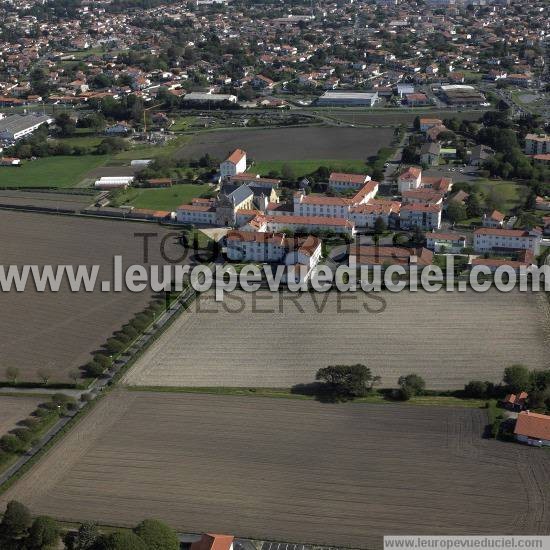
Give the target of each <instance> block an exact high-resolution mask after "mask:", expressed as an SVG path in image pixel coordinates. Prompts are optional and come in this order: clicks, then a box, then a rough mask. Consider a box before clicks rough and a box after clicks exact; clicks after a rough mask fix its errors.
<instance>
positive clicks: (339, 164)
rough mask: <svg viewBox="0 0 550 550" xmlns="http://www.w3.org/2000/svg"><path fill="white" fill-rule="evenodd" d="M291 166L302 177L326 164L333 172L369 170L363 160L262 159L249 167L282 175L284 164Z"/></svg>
mask: <svg viewBox="0 0 550 550" xmlns="http://www.w3.org/2000/svg"><path fill="white" fill-rule="evenodd" d="M285 165H286V166H290V168H291V169H292V170H293V172H294V174H295V176H296V177H298V178H301V177H303V176H306V175H307V174H311V172H314V171H315V170H317V168H319V167H320V166H326V167H327V168H328V169H329V170H330V171H332V172H361V173H366V172H367V166H366V164H365V162H364V161H362V160H334V159H325V160H319V159H315V160H290V161H285V160H261V161H258V162H256V163H254V165H253V166H252V167H251V168H249V170H248V171H249V172H257V173H259V174H260V175H262V176H265V175H267V174H269V173H270V172H276V173H277V174H279V176H280V175H281V171H282V169H283V166H285Z"/></svg>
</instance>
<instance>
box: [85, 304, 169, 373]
mask: <svg viewBox="0 0 550 550" xmlns="http://www.w3.org/2000/svg"><path fill="white" fill-rule="evenodd" d="M163 310H164V302H163V301H162V300H153V301H151V302H150V303H149V305H148V306H147V307H146V308H145V309H144V310H143V311H142V312H141V313H138V314H137V315H136V316H135V317H134V318H133V319H131V320H130V321H129V322H128V323H126V324H125V325H124V326H123V327H122V328H121V329H120V330H119V331H117V332H115V333H114V334H113V336H112V337H111V338H109V339H108V340H107V342H106V343H105V345H104V349H105V353H96V354H95V355H94V357H93V359H92V361H90V362H89V363H88V364H87V365H86V366H85V367H84V371H85V373H86V375H87V376H89V377H90V378H97V377H99V376H101V375H103V373H104V372H105V371H106V370H107V369H109V368H110V367H111V366H112V356H113V355H117V354H119V353H120V352H122V351H124V350H125V349H126V348H127V347H128V345H129V344H130V343H131V342H133V341H134V340H135V339H136V338H137V337H138V336H139V335H140V334H142V333H143V331H144V330H145V329H146V328H147V327H148V326H149V325H151V323H153V321H154V320H155V318H156V316H157V315H159V314H160V313H162V311H163Z"/></svg>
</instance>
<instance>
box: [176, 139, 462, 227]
mask: <svg viewBox="0 0 550 550" xmlns="http://www.w3.org/2000/svg"><path fill="white" fill-rule="evenodd" d="M246 168H247V164H246V152H245V151H243V150H240V149H237V150H236V151H234V152H233V153H232V154H231V155H230V156H229V157H228V158H227V159H226V160H225V161H223V162H222V163H221V164H220V178H221V184H220V191H219V193H218V196H217V197H216V198H209V199H204V198H196V199H193V201H192V203H191V204H184V205H181V206H180V207H179V208H178V209H177V212H176V216H177V220H178V221H179V222H180V223H191V224H197V225H217V226H220V225H222V226H227V227H233V228H239V229H240V230H241V231H251V232H284V231H285V230H287V231H288V230H292V231H297V232H307V231H333V232H335V233H342V234H347V235H350V236H353V235H355V234H356V232H357V228H373V227H374V226H375V224H376V222H377V220H379V219H381V220H382V221H383V222H384V223H385V225H386V226H388V227H392V228H398V227H402V228H405V229H412V228H414V227H416V226H418V227H420V228H421V229H424V230H437V229H439V227H440V225H441V212H442V209H443V199H444V197H446V196H447V194H448V193H449V192H450V190H451V187H452V180H451V179H450V178H444V177H443V178H428V177H423V176H422V171H421V170H420V169H419V168H409V169H408V170H406V171H405V172H404V173H403V174H402V175H401V176H400V179H399V181H398V185H399V189H400V192H401V194H402V200H401V201H395V200H389V199H379V198H376V195H377V193H378V182H376V181H372V180H371V178H370V177H369V176H367V175H364V174H345V173H337V172H333V173H332V174H331V175H330V178H329V181H328V183H327V187H328V189H329V190H330V191H331V192H336V193H339V194H340V195H338V196H328V195H326V194H313V193H312V194H306V193H304V191H302V190H300V191H296V192H295V193H294V195H293V197H292V201H290V202H289V203H281V202H280V201H279V193H278V190H279V188H280V185H281V181H280V180H278V179H272V178H262V177H259V176H257V175H255V174H250V173H247V172H245V170H246Z"/></svg>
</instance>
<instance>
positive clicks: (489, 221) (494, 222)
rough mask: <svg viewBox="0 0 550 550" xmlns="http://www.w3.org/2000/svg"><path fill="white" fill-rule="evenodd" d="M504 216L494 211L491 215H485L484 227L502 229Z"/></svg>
mask: <svg viewBox="0 0 550 550" xmlns="http://www.w3.org/2000/svg"><path fill="white" fill-rule="evenodd" d="M504 218H505V216H504V214H503V213H502V212H499V211H498V210H493V211H492V212H491V213H490V214H489V215H487V214H483V220H482V224H483V227H496V228H499V227H502V226H503V225H504Z"/></svg>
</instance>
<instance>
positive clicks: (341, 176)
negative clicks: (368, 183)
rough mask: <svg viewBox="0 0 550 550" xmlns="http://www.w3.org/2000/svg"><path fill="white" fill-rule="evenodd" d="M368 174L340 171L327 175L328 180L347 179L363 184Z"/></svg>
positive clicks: (350, 181)
mask: <svg viewBox="0 0 550 550" xmlns="http://www.w3.org/2000/svg"><path fill="white" fill-rule="evenodd" d="M367 177H368V176H366V175H364V174H344V173H342V172H332V174H331V175H330V177H329V182H331V181H347V182H349V183H358V184H363V183H365V180H366V179H367Z"/></svg>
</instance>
